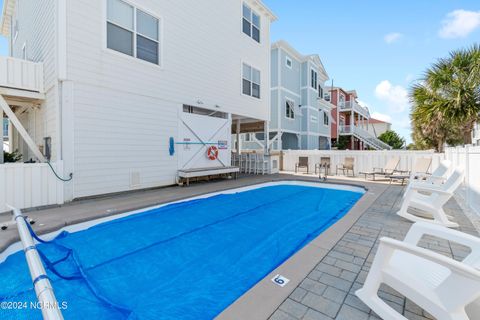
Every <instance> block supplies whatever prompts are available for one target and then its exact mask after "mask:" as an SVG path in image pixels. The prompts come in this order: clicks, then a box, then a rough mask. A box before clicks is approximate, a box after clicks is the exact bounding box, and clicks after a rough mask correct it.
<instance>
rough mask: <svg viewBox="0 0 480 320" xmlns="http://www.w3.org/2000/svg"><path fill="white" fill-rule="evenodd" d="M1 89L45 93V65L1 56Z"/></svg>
mask: <svg viewBox="0 0 480 320" xmlns="http://www.w3.org/2000/svg"><path fill="white" fill-rule="evenodd" d="M0 87H6V88H12V89H20V90H27V91H35V92H40V93H43V92H44V86H43V63H37V62H31V61H27V60H23V59H18V58H12V57H2V56H0Z"/></svg>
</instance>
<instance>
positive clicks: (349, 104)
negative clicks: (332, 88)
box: [338, 101, 370, 118]
mask: <svg viewBox="0 0 480 320" xmlns="http://www.w3.org/2000/svg"><path fill="white" fill-rule="evenodd" d="M338 107H339V108H340V111H352V110H353V111H354V112H356V113H359V114H361V115H362V116H364V117H366V118H370V112H369V111H368V109H367V108H364V107H362V106H361V105H359V104H358V103H357V102H356V101H345V102H343V103H340V104H339V105H338Z"/></svg>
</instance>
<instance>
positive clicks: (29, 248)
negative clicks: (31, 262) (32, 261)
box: [23, 246, 37, 253]
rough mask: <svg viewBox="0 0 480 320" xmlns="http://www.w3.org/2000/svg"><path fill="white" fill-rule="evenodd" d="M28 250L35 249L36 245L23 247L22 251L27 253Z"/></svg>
mask: <svg viewBox="0 0 480 320" xmlns="http://www.w3.org/2000/svg"><path fill="white" fill-rule="evenodd" d="M30 250H37V247H36V246H30V247H26V248H25V249H23V252H25V253H27V252H28V251H30Z"/></svg>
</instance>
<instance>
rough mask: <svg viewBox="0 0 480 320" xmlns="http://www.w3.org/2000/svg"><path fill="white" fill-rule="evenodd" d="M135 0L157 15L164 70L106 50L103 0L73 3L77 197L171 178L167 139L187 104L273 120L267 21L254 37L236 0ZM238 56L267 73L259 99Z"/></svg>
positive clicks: (70, 41) (70, 47)
mask: <svg viewBox="0 0 480 320" xmlns="http://www.w3.org/2000/svg"><path fill="white" fill-rule="evenodd" d="M129 2H130V3H131V4H133V5H136V6H138V7H140V8H142V9H143V10H145V11H147V12H150V13H152V14H153V15H155V16H158V17H160V18H161V25H162V33H163V41H162V42H161V46H162V55H163V56H162V57H161V60H162V66H161V67H159V66H156V65H153V64H149V63H146V62H143V61H140V60H137V59H135V58H132V57H129V56H125V55H122V54H120V53H117V52H113V51H111V50H108V49H105V42H106V41H105V29H106V21H105V8H106V5H105V1H104V0H76V1H68V7H67V23H68V26H67V30H68V38H67V52H68V56H67V63H68V67H67V78H68V80H71V81H73V83H74V99H73V100H74V107H73V109H74V124H73V126H74V133H75V134H74V154H75V163H74V171H75V178H74V181H75V182H74V183H75V185H74V196H75V197H83V196H89V195H95V194H101V193H108V192H117V191H124V190H129V189H133V188H137V187H140V188H145V187H153V186H159V185H166V184H171V183H174V181H175V174H176V170H177V159H176V157H175V156H173V157H171V156H170V155H169V153H168V139H169V137H174V138H177V129H178V112H179V111H180V110H181V106H182V104H189V105H197V101H198V100H201V101H202V102H203V104H202V105H201V106H202V107H205V108H211V109H216V106H219V107H220V110H221V111H224V112H231V113H234V114H239V115H243V116H247V117H251V118H257V119H263V120H267V119H268V118H269V105H270V101H269V100H270V69H269V67H270V66H269V54H270V42H269V41H270V40H269V39H270V37H269V21H268V20H267V18H265V17H263V16H262V21H261V25H262V28H261V32H262V33H261V39H262V43H261V44H258V43H257V42H255V41H254V40H253V39H251V38H249V37H248V36H246V35H244V34H243V33H242V30H241V16H242V1H240V0H234V1H233V0H229V1H225V0H211V1H209V2H208V4H207V3H204V2H201V1H197V0H184V1H167V0H162V1H148V0H137V1H129ZM242 62H246V63H248V64H250V65H251V66H253V67H255V68H257V69H259V70H260V71H261V82H262V88H261V91H262V93H261V95H262V99H261V100H258V99H255V98H252V97H248V96H243V95H242V94H241V69H242ZM132 173H138V174H139V175H140V184H139V185H136V186H132V185H131V183H130V180H131V177H132Z"/></svg>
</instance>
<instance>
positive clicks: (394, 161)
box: [360, 156, 400, 180]
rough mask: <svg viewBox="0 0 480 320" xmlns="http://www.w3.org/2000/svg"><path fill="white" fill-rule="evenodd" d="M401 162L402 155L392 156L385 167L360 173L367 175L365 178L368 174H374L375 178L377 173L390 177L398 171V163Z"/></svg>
mask: <svg viewBox="0 0 480 320" xmlns="http://www.w3.org/2000/svg"><path fill="white" fill-rule="evenodd" d="M399 163H400V157H398V156H395V157H392V158H390V159H389V160H388V161H387V163H386V164H385V167H383V168H376V167H374V168H373V171H370V172H360V174H364V175H365V180H367V177H368V176H372V177H373V180H375V176H376V175H380V176H384V177H388V176H391V175H392V174H394V173H395V172H397V167H398V164H399Z"/></svg>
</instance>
